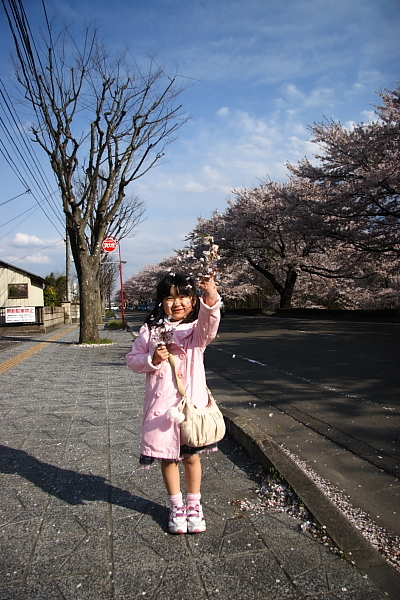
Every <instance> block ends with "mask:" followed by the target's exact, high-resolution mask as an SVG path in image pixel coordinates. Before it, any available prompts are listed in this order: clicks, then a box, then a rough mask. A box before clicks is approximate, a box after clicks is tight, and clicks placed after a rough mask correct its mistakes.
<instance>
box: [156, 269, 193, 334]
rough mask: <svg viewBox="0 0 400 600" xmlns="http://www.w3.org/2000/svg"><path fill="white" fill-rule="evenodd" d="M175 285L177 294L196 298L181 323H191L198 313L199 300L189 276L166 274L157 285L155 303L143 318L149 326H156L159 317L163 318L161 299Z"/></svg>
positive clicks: (168, 293)
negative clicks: (191, 308) (189, 311)
mask: <svg viewBox="0 0 400 600" xmlns="http://www.w3.org/2000/svg"><path fill="white" fill-rule="evenodd" d="M172 287H175V288H176V292H177V294H183V295H184V296H189V297H190V298H195V299H196V304H195V305H194V306H193V310H192V312H191V313H190V314H189V315H188V316H187V317H186V319H184V320H183V321H182V323H192V322H193V321H195V320H196V319H197V317H198V315H199V306H200V300H199V296H198V293H197V288H196V284H195V282H194V280H193V279H192V278H191V277H184V276H183V275H179V274H178V273H177V274H175V275H166V277H164V278H163V279H162V280H161V281H160V283H159V284H158V286H157V297H156V305H155V307H154V308H153V310H152V311H151V313H150V314H149V315H148V317H147V318H146V319H145V323H147V325H148V326H149V327H156V326H157V325H158V324H159V323H158V321H159V320H160V319H164V317H165V312H164V309H163V300H164V298H167V296H169V295H170V293H171V288H172Z"/></svg>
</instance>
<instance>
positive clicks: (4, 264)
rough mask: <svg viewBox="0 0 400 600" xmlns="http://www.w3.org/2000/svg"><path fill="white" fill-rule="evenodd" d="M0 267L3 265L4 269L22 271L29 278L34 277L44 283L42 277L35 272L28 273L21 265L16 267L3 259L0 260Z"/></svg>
mask: <svg viewBox="0 0 400 600" xmlns="http://www.w3.org/2000/svg"><path fill="white" fill-rule="evenodd" d="M0 267H4V268H6V269H12V270H13V271H18V272H19V273H22V274H23V275H27V276H28V277H30V278H31V279H36V280H37V281H39V282H40V283H46V281H45V279H43V277H40V275H35V273H30V272H29V271H26V270H25V269H21V267H16V266H15V265H10V263H6V262H4V260H0Z"/></svg>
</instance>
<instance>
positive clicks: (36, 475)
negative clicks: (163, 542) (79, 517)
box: [0, 444, 168, 531]
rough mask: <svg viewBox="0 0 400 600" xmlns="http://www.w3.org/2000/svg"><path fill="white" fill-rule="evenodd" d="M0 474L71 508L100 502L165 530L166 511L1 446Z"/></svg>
mask: <svg viewBox="0 0 400 600" xmlns="http://www.w3.org/2000/svg"><path fill="white" fill-rule="evenodd" d="M0 472H1V473H4V474H8V475H19V476H21V477H24V478H25V479H27V480H28V481H31V482H32V483H33V484H34V485H35V486H37V487H39V488H41V489H42V490H43V491H44V492H45V493H47V494H51V495H52V496H55V497H56V498H59V499H60V500H62V501H64V502H66V503H68V504H71V505H78V504H84V503H85V502H95V501H101V502H108V503H109V504H115V505H116V506H121V507H123V508H127V509H129V510H133V511H135V512H138V513H141V514H146V515H150V516H151V517H152V519H153V520H154V521H155V522H156V523H157V524H158V525H159V526H160V527H161V528H162V529H163V530H164V531H166V530H167V522H168V509H167V508H166V507H165V506H162V505H161V504H158V503H157V502H152V501H151V500H147V499H146V498H142V497H141V496H136V495H134V494H131V493H130V492H128V491H127V490H124V489H122V488H118V487H115V486H113V485H110V484H109V483H107V481H106V479H105V478H104V477H101V476H99V475H91V474H84V473H77V472H76V471H71V470H70V469H62V468H60V467H56V466H55V465H52V464H49V463H45V462H42V461H40V460H38V459H36V458H35V457H34V456H32V455H30V454H28V453H27V452H25V451H23V450H16V449H15V448H10V447H8V446H3V445H1V444H0Z"/></svg>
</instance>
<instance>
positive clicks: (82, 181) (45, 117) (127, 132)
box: [2, 0, 187, 342]
mask: <svg viewBox="0 0 400 600" xmlns="http://www.w3.org/2000/svg"><path fill="white" fill-rule="evenodd" d="M2 2H3V6H4V8H5V11H6V14H7V17H8V21H9V25H10V28H11V30H12V33H13V36H14V42H15V47H16V51H17V59H16V62H15V66H16V75H17V79H18V82H19V84H20V86H22V90H23V96H24V102H25V106H28V107H29V108H30V109H31V119H32V125H31V131H32V133H33V136H34V139H35V141H36V142H37V143H38V144H39V145H40V146H41V148H42V149H43V150H44V152H45V153H46V154H47V156H48V158H49V160H50V164H51V167H52V169H53V172H54V175H55V178H56V181H57V183H58V186H59V189H60V193H61V198H62V205H63V210H64V213H65V215H66V225H67V230H68V234H69V236H70V241H71V251H72V254H73V257H74V261H75V267H76V271H77V276H78V282H79V288H80V305H81V325H80V342H86V341H97V340H98V337H99V334H98V327H97V324H98V312H97V308H96V307H98V306H99V299H100V262H101V244H102V240H103V239H104V237H105V236H107V235H110V234H111V233H112V232H113V233H114V234H115V235H118V236H119V238H120V239H121V236H122V235H123V234H124V232H125V233H126V231H127V230H129V223H132V222H135V220H136V222H137V218H138V214H139V215H140V216H141V214H142V212H143V206H140V205H138V204H137V203H136V205H135V203H133V204H132V203H129V202H127V201H126V195H127V193H128V190H129V186H130V185H131V184H132V183H133V182H134V181H135V180H136V179H138V178H139V177H142V176H143V175H144V174H146V173H147V172H148V171H149V170H150V169H151V168H152V167H153V166H155V165H156V164H157V163H159V162H160V160H161V159H162V157H163V156H164V149H165V147H166V146H167V145H168V144H169V143H171V142H172V141H173V140H174V139H175V138H176V135H177V131H178V129H179V128H180V127H181V126H182V124H183V123H184V122H185V121H186V120H187V117H186V116H185V115H184V114H183V113H182V107H181V105H178V104H177V102H176V101H177V98H178V96H179V95H180V94H181V93H182V91H183V90H184V89H185V85H180V84H179V83H178V75H177V74H176V73H175V74H174V75H172V76H168V75H167V74H166V73H165V71H164V70H163V69H162V68H161V67H160V66H159V65H158V64H157V62H156V59H155V57H154V56H150V57H148V60H147V63H146V66H145V67H141V66H140V65H139V64H138V63H137V62H136V61H135V60H134V59H133V58H132V57H131V55H130V53H129V50H128V49H126V50H125V51H123V52H120V53H118V54H115V53H112V52H111V51H109V50H108V49H107V48H106V47H105V46H104V45H103V44H102V42H101V41H100V40H99V36H98V33H97V30H96V29H95V28H93V27H89V28H87V29H86V31H85V33H84V35H83V37H82V39H80V40H76V39H74V38H73V37H72V35H71V32H70V29H69V27H67V26H65V25H63V26H62V27H61V26H60V24H57V22H53V23H52V24H51V25H50V24H49V23H48V21H47V16H46V21H47V31H46V35H45V36H43V37H42V39H41V40H36V39H34V38H33V37H32V35H31V32H30V28H29V24H28V22H27V19H26V15H25V12H24V10H23V8H22V4H21V3H17V2H16V1H15V0H2ZM138 211H139V212H138ZM141 211H142V212H141ZM127 224H128V225H127Z"/></svg>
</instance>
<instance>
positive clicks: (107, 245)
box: [101, 237, 117, 252]
mask: <svg viewBox="0 0 400 600" xmlns="http://www.w3.org/2000/svg"><path fill="white" fill-rule="evenodd" d="M116 247H117V240H115V239H114V238H113V237H106V238H104V240H103V243H102V245H101V248H102V250H103V252H114V250H115V248H116Z"/></svg>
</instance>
